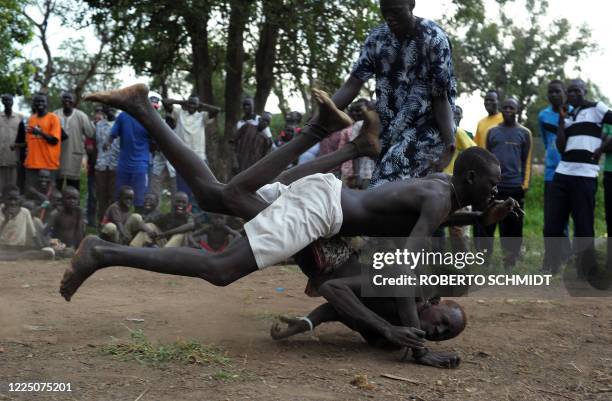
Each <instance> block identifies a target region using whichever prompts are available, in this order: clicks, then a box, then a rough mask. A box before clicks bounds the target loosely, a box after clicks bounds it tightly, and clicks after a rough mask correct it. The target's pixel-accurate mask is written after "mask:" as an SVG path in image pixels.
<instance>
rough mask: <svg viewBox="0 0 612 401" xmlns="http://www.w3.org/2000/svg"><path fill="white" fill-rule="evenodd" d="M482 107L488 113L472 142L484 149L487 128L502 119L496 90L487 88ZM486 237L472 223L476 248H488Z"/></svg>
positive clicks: (479, 125)
mask: <svg viewBox="0 0 612 401" xmlns="http://www.w3.org/2000/svg"><path fill="white" fill-rule="evenodd" d="M484 107H485V109H486V110H487V114H488V115H487V116H486V117H485V118H483V119H482V120H480V121H479V122H478V127H477V128H476V136H475V137H474V142H476V145H478V146H479V147H481V148H484V149H486V147H487V134H488V132H489V130H490V129H491V128H493V127H497V126H498V125H499V124H501V123H503V121H504V117H503V115H502V113H500V112H499V95H498V93H497V91H496V90H494V89H492V90H489V91H488V92H487V93H486V94H485V98H484ZM488 237H489V234H488V232H487V230H485V229H484V227H483V226H482V225H481V224H475V225H474V245H475V247H476V249H479V250H483V249H488V248H490V247H491V246H492V245H493V243H492V242H491V241H490V240H489V239H488ZM489 255H490V253H489Z"/></svg>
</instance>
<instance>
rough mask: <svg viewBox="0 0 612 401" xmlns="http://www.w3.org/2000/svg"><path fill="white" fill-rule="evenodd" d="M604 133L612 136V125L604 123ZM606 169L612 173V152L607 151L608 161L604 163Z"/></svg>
mask: <svg viewBox="0 0 612 401" xmlns="http://www.w3.org/2000/svg"><path fill="white" fill-rule="evenodd" d="M603 133H604V134H606V135H608V136H610V135H612V125H607V124H604V126H603ZM604 171H605V172H608V173H612V153H606V162H605V163H604Z"/></svg>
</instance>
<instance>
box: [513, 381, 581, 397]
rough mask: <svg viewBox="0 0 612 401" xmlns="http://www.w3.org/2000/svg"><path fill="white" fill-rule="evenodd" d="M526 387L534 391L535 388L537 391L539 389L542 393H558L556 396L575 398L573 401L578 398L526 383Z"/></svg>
mask: <svg viewBox="0 0 612 401" xmlns="http://www.w3.org/2000/svg"><path fill="white" fill-rule="evenodd" d="M525 387H527V388H528V389H530V390H532V391H534V390H535V391H539V392H540V393H544V394H550V395H556V396H559V397H563V398H567V399H568V400H573V401H576V399H575V398H572V397H570V396H568V395H565V394H561V393H557V392H555V391H550V390H544V389H543V388H537V387H531V386H528V385H526V384H525Z"/></svg>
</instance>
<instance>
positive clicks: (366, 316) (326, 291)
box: [318, 276, 425, 349]
mask: <svg viewBox="0 0 612 401" xmlns="http://www.w3.org/2000/svg"><path fill="white" fill-rule="evenodd" d="M361 284H362V283H361V277H360V276H353V277H343V278H337V279H332V280H329V281H326V282H325V283H323V284H322V285H321V286H319V288H318V292H319V294H321V295H322V296H323V297H324V298H325V299H326V300H327V302H329V303H330V304H331V305H332V306H333V307H334V308H335V309H336V310H337V311H338V313H340V314H342V315H345V316H347V317H350V318H351V319H352V320H353V322H354V326H355V327H351V328H353V329H354V330H357V331H361V330H359V328H360V327H363V328H364V331H365V329H369V331H375V332H377V333H380V334H381V335H382V336H383V337H385V338H386V339H387V340H389V341H390V342H392V343H393V344H398V345H400V346H402V347H411V348H416V349H423V348H424V346H423V342H424V338H423V337H424V335H425V333H424V332H423V331H422V330H420V329H418V328H416V329H415V328H413V327H399V326H394V325H392V324H391V323H389V322H388V321H386V320H385V319H383V318H382V317H380V316H379V315H378V314H376V313H374V312H373V311H372V310H371V309H370V308H368V307H367V306H365V305H364V304H363V302H361V300H360V299H359V295H360V294H361Z"/></svg>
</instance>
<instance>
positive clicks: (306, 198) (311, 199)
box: [244, 174, 342, 269]
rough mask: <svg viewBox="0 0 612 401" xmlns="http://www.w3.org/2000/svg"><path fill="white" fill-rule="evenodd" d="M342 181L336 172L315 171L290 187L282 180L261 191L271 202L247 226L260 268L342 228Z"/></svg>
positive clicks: (250, 242) (248, 236)
mask: <svg viewBox="0 0 612 401" xmlns="http://www.w3.org/2000/svg"><path fill="white" fill-rule="evenodd" d="M341 190H342V181H340V180H339V179H338V178H336V177H335V176H334V175H333V174H313V175H309V176H307V177H304V178H301V179H299V180H297V181H295V182H293V183H291V184H290V185H289V186H287V185H283V184H280V183H278V182H276V183H273V184H269V185H265V186H263V187H262V188H260V189H259V190H258V191H257V194H258V195H259V196H261V197H262V198H263V199H264V200H265V201H267V202H271V205H270V206H268V207H267V208H266V209H265V210H263V211H262V212H261V213H259V214H258V215H257V216H255V218H253V219H252V220H251V221H249V222H248V223H246V224H245V225H244V230H245V232H246V235H247V238H248V239H249V244H250V245H251V249H252V250H253V254H254V255H255V260H256V262H257V267H258V268H260V269H263V268H265V267H268V266H272V265H274V264H276V263H278V262H281V261H283V260H287V259H288V258H289V257H291V256H293V255H294V254H296V253H298V252H299V251H300V250H302V249H303V248H305V247H306V246H308V245H310V244H311V243H313V242H314V241H316V240H317V239H319V238H330V237H333V236H334V235H336V234H337V233H338V232H339V231H340V227H342V206H341V204H340V198H341Z"/></svg>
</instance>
